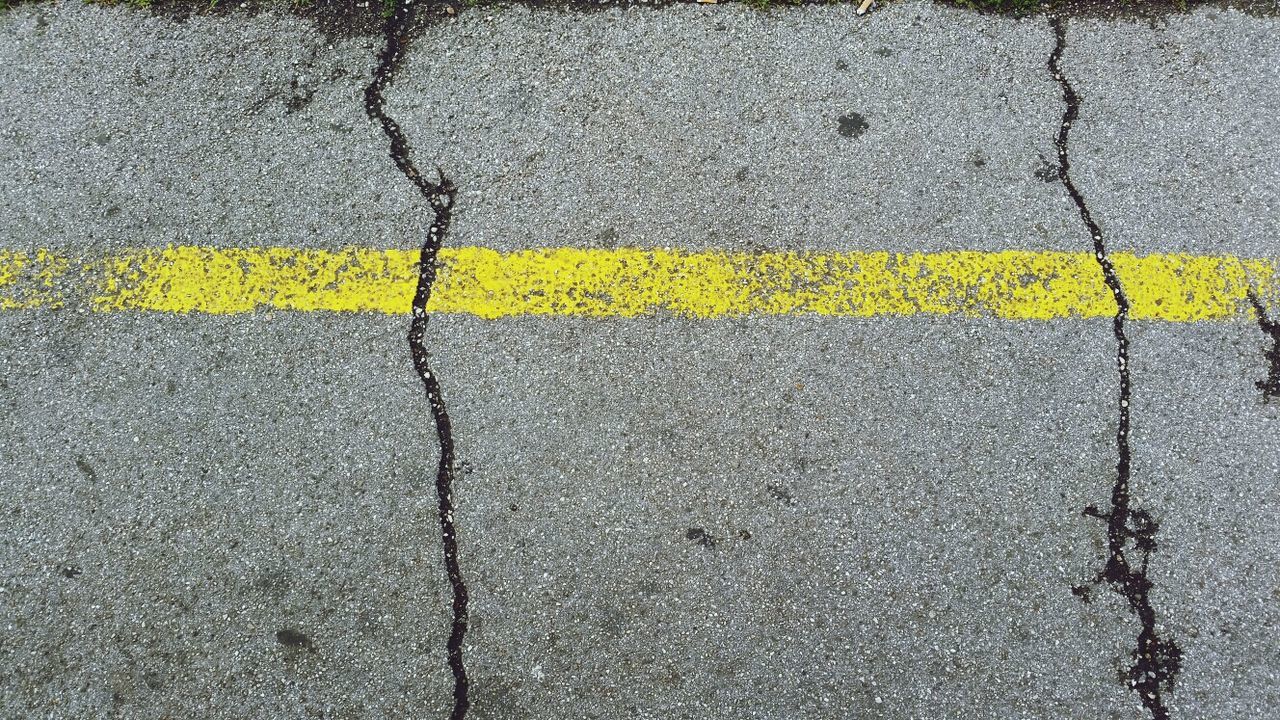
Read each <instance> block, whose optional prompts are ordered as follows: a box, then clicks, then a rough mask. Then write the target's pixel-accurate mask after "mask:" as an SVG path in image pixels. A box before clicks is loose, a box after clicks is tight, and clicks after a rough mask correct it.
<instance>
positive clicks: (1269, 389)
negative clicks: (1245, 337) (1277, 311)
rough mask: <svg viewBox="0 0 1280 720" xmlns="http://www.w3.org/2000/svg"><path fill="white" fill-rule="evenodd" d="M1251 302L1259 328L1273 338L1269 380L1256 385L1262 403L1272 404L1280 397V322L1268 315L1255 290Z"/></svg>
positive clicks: (1250, 294)
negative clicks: (1274, 398) (1272, 400)
mask: <svg viewBox="0 0 1280 720" xmlns="http://www.w3.org/2000/svg"><path fill="white" fill-rule="evenodd" d="M1249 302H1250V303H1252V304H1253V312H1254V314H1256V315H1257V316H1258V328H1259V329H1260V330H1262V332H1263V333H1265V334H1266V335H1268V336H1270V337H1271V349H1270V350H1268V351H1267V352H1266V357H1267V362H1268V364H1269V365H1270V367H1269V368H1268V369H1267V379H1266V380H1259V381H1257V382H1256V383H1254V384H1255V385H1257V386H1258V389H1259V390H1261V391H1262V401H1263V402H1270V401H1271V398H1273V397H1280V322H1277V321H1276V320H1273V319H1272V318H1271V317H1269V316H1268V315H1267V308H1266V306H1265V305H1263V303H1262V300H1260V299H1259V298H1258V294H1257V293H1255V292H1254V291H1253V290H1250V291H1249Z"/></svg>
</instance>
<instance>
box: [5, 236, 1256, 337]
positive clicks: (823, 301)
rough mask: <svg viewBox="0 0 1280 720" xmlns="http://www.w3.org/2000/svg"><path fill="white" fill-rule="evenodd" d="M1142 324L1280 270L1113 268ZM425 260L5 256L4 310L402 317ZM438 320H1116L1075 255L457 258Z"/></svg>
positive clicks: (1183, 263)
mask: <svg viewBox="0 0 1280 720" xmlns="http://www.w3.org/2000/svg"><path fill="white" fill-rule="evenodd" d="M1112 260H1113V262H1114V263H1115V266H1116V270H1117V272H1118V273H1119V274H1120V279H1121V282H1122V283H1123V284H1124V287H1125V290H1126V294H1127V295H1128V297H1129V298H1130V301H1131V304H1132V309H1131V317H1133V318H1135V319H1158V320H1167V321H1174V322H1190V321H1197V320H1216V319H1225V318H1230V317H1235V316H1240V317H1246V316H1249V315H1250V314H1251V313H1252V310H1251V304H1250V302H1249V300H1248V296H1247V293H1248V291H1249V289H1250V288H1253V290H1254V291H1255V292H1256V293H1258V294H1259V295H1260V296H1261V297H1262V298H1263V299H1264V300H1271V301H1274V300H1275V299H1276V292H1277V288H1278V287H1280V285H1278V284H1277V282H1276V276H1277V272H1276V271H1277V265H1276V263H1275V262H1274V261H1271V260H1257V259H1240V258H1236V257H1232V256H1197V255H1180V254H1167V255H1159V254H1157V255H1145V256H1135V255H1128V254H1119V253H1117V254H1114V255H1113V256H1112ZM416 262H417V252H416V251H410V250H374V249H368V248H356V247H350V248H345V249H343V250H339V251H336V252H335V251H325V250H302V249H296V248H213V247H168V248H162V249H151V250H136V251H129V252H125V253H121V254H117V255H113V256H110V257H107V258H104V259H100V260H94V261H81V260H72V259H70V258H67V257H64V256H60V255H57V254H55V253H53V252H51V251H48V250H39V251H36V252H33V253H21V252H11V251H0V310H12V309H25V308H39V307H58V306H60V305H62V304H63V303H64V302H67V301H68V299H69V298H68V296H69V295H81V296H83V297H86V298H87V301H88V303H89V305H90V306H91V307H92V308H93V309H95V310H99V311H150V312H167V313H192V312H195V313H209V314H217V315H227V314H236V313H246V312H253V311H255V310H258V309H277V310H293V311H328V312H378V313H389V314H399V313H406V312H408V310H409V304H410V301H411V299H412V297H413V290H414V285H415V283H416V281H417V270H416V267H415V263H416ZM439 266H440V271H439V276H438V279H437V281H436V285H435V288H434V292H433V294H432V297H431V304H430V307H429V310H430V311H431V312H435V313H461V314H470V315H476V316H479V317H482V318H491V319H492V318H501V317H510V316H516V315H571V316H581V317H615V316H620V317H635V316H641V315H655V314H670V315H677V316H683V317H692V318H715V317H724V316H745V315H824V316H854V317H873V316H885V315H889V316H908V315H916V314H926V315H963V316H979V317H981V316H986V317H997V318H1006V319H1012V320H1049V319H1053V318H1067V317H1083V318H1090V317H1104V316H1110V315H1113V314H1114V313H1115V304H1114V301H1113V300H1112V298H1111V296H1110V293H1109V292H1108V291H1107V288H1106V286H1105V285H1104V284H1103V281H1102V275H1101V272H1100V271H1099V269H1098V265H1097V263H1096V262H1095V260H1094V258H1093V256H1092V255H1091V254H1089V253H1063V252H1026V251H1015V250H1011V251H1004V252H968V251H959V252H939V253H904V254H898V253H889V252H759V253H742V252H718V251H710V252H684V251H678V250H659V249H634V248H628V249H617V250H582V249H570V248H549V249H539V250H520V251H516V252H499V251H496V250H490V249H487V248H481V247H461V248H446V249H444V250H442V251H441V253H440V258H439Z"/></svg>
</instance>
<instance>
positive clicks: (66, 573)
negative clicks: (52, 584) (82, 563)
mask: <svg viewBox="0 0 1280 720" xmlns="http://www.w3.org/2000/svg"><path fill="white" fill-rule="evenodd" d="M58 572H60V573H62V577H64V578H67V579H68V580H74V579H75V578H78V577H80V573H82V572H84V571H83V570H81V569H80V567H79V566H77V565H63V566H62V567H60V568H58Z"/></svg>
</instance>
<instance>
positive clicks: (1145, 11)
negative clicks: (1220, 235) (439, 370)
mask: <svg viewBox="0 0 1280 720" xmlns="http://www.w3.org/2000/svg"><path fill="white" fill-rule="evenodd" d="M38 2H41V0H7V2H5V0H0V12H3V9H2V8H4V7H5V6H6V5H7V6H8V7H15V6H17V5H23V4H35V3H38ZM735 2H736V4H746V5H749V6H751V7H753V8H755V9H757V10H759V11H761V12H764V13H775V12H787V11H791V10H794V9H796V8H803V7H808V6H811V5H822V6H828V5H833V4H842V5H858V4H860V3H861V0H721V2H720V4H721V5H729V4H735ZM935 2H937V3H938V4H940V5H947V6H949V7H954V8H957V9H960V10H965V11H973V12H978V13H982V14H994V15H1007V16H1011V17H1027V16H1031V15H1047V16H1052V17H1068V16H1070V17H1089V18H1101V19H1112V20H1121V19H1123V20H1132V19H1137V18H1159V17H1164V16H1167V15H1179V14H1186V13H1188V12H1191V11H1193V10H1195V9H1197V8H1217V9H1221V10H1227V9H1234V10H1238V11H1241V12H1244V13H1247V14H1249V15H1253V16H1258V17H1275V16H1277V15H1280V3H1276V2H1275V1H1274V0H1122V1H1120V2H1117V1H1116V0H1043V1H1042V2H1035V0H1032V2H1030V4H1028V3H1026V2H1019V1H1015V0H935ZM102 4H106V5H121V6H124V7H127V8H129V9H132V10H135V11H139V12H145V13H147V14H149V15H152V16H155V17H163V18H167V19H170V20H176V21H185V20H187V19H189V18H191V17H203V16H213V17H234V16H241V17H254V16H257V15H260V14H263V13H288V14H291V15H293V16H295V17H300V18H304V19H308V20H311V21H312V22H314V23H315V26H316V29H317V30H318V31H319V32H320V33H322V34H323V35H325V36H326V37H327V38H329V39H338V38H350V37H373V36H377V35H379V34H381V31H382V30H383V29H384V27H385V23H386V20H387V19H388V18H389V15H388V13H387V11H386V8H388V7H392V6H394V3H386V2H385V1H384V0H308V1H307V2H298V1H295V2H287V3H286V2H283V1H282V0H235V1H228V0H223V1H221V2H210V1H209V0H152V1H151V2H150V3H148V4H147V5H146V6H145V7H140V6H139V5H138V4H134V3H131V2H127V1H122V0H103V1H102ZM672 5H699V6H700V7H701V8H702V9H703V10H704V11H705V12H715V11H716V9H717V5H715V4H711V3H704V2H699V0H456V1H455V2H431V3H430V4H429V6H426V7H424V10H425V11H426V12H424V13H422V14H421V15H419V17H418V22H428V21H430V19H431V18H435V17H454V16H456V15H458V14H459V13H461V12H463V11H465V10H468V9H471V10H485V11H492V10H499V9H502V8H506V7H512V6H521V7H526V8H530V9H533V10H541V11H550V12H565V13H587V12H598V11H603V10H609V9H613V8H628V9H629V8H655V9H656V8H665V7H670V6H672ZM411 23H412V21H411ZM716 29H718V30H723V29H725V28H723V27H721V26H719V25H717V26H716ZM887 50H888V49H887V48H880V49H878V50H876V51H875V52H876V54H877V55H883V56H886V57H887V55H888V53H887V52H885V53H882V51H887Z"/></svg>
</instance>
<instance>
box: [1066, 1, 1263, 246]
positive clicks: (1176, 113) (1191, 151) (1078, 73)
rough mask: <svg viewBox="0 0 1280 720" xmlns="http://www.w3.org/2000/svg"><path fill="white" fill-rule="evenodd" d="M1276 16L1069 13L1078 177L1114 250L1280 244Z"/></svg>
mask: <svg viewBox="0 0 1280 720" xmlns="http://www.w3.org/2000/svg"><path fill="white" fill-rule="evenodd" d="M1278 28H1280V20H1277V19H1276V18H1269V19H1260V18H1254V17H1249V16H1247V15H1244V14H1242V13H1240V12H1238V11H1234V10H1227V11H1219V10H1209V9H1206V10H1202V11H1199V12H1196V13H1194V14H1192V15H1188V16H1171V17H1169V18H1166V19H1164V20H1161V21H1159V22H1147V21H1142V22H1138V21H1127V22H1118V23H1110V22H1100V21H1094V20H1073V21H1072V22H1071V24H1070V28H1069V35H1070V38H1069V43H1070V48H1071V50H1070V51H1069V52H1068V53H1067V58H1066V63H1065V64H1066V70H1067V72H1068V73H1070V74H1071V75H1072V76H1073V77H1076V78H1078V86H1079V90H1080V92H1081V93H1082V94H1083V95H1084V96H1085V102H1084V104H1083V106H1082V108H1081V118H1080V123H1079V128H1078V130H1077V132H1076V134H1075V136H1074V143H1075V155H1074V159H1073V163H1074V165H1075V168H1076V175H1077V181H1078V184H1079V185H1080V187H1081V189H1082V190H1083V191H1084V193H1085V195H1087V196H1088V197H1089V199H1090V207H1091V208H1093V210H1094V214H1095V216H1096V217H1097V219H1098V221H1099V222H1100V223H1101V224H1102V226H1103V227H1104V228H1105V229H1106V231H1107V235H1108V238H1109V240H1110V242H1111V243H1112V249H1113V250H1145V251H1148V252H1193V253H1224V252H1226V253H1238V254H1241V255H1254V256H1263V257H1274V256H1276V255H1277V254H1280V249H1278V247H1277V244H1276V238H1277V237H1280V183H1277V182H1276V178H1278V177H1280V83H1277V82H1276V76H1277V72H1280V42H1277V40H1276V37H1277V32H1278Z"/></svg>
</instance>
